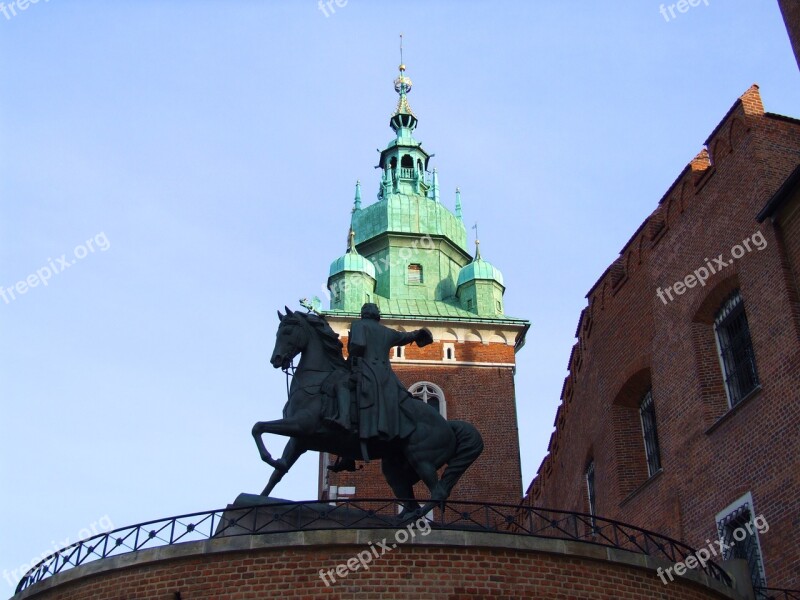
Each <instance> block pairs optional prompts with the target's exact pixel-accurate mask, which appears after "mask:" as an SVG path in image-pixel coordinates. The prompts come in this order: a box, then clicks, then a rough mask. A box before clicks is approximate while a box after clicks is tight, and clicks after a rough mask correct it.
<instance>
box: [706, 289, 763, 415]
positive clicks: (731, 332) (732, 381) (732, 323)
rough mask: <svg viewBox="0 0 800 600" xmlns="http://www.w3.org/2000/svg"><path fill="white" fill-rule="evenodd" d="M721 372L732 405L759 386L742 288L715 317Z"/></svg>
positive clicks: (736, 291)
mask: <svg viewBox="0 0 800 600" xmlns="http://www.w3.org/2000/svg"><path fill="white" fill-rule="evenodd" d="M714 329H715V331H716V334H717V343H718V346H719V355H720V361H721V363H722V375H723V377H724V380H725V389H726V390H727V393H728V400H729V402H730V405H731V408H733V407H734V406H736V405H737V404H738V403H739V402H741V401H742V400H743V399H744V398H745V396H747V395H748V394H749V393H750V392H752V391H753V390H754V389H756V388H757V387H758V372H757V371H756V360H755V354H754V352H753V342H752V339H751V338H750V328H749V326H748V324H747V315H746V314H745V311H744V302H742V295H741V293H740V292H739V290H735V291H734V292H733V293H732V294H731V295H730V296H729V297H728V299H727V300H725V302H724V303H723V304H722V308H720V310H719V312H718V313H717V316H716V318H715V319H714Z"/></svg>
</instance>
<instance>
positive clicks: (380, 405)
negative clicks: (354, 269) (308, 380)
mask: <svg viewBox="0 0 800 600" xmlns="http://www.w3.org/2000/svg"><path fill="white" fill-rule="evenodd" d="M414 336H415V334H414V333H404V332H401V331H395V330H394V329H390V328H389V327H384V326H383V325H381V324H380V323H379V322H378V321H375V320H373V319H360V320H358V321H354V322H353V324H352V326H351V329H350V338H349V340H348V343H347V352H348V354H349V355H350V356H351V357H353V359H355V360H354V368H353V372H354V373H355V375H356V395H357V400H358V402H357V405H358V408H359V414H358V416H359V436H360V437H361V438H379V439H383V440H391V439H395V438H398V437H399V438H406V437H408V436H409V435H411V433H412V432H413V431H414V423H413V422H412V421H411V420H410V419H409V418H407V417H405V415H404V411H403V410H402V403H403V402H405V401H406V400H407V399H409V398H410V395H409V393H408V391H406V389H405V387H404V386H403V384H402V383H400V380H399V379H398V378H397V376H396V375H395V374H394V372H393V371H392V367H391V365H390V363H389V350H391V349H392V348H393V347H394V346H402V345H405V344H408V343H410V342H412V341H414V339H415V338H414Z"/></svg>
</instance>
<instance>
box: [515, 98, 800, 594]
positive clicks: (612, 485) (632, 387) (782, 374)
mask: <svg viewBox="0 0 800 600" xmlns="http://www.w3.org/2000/svg"><path fill="white" fill-rule="evenodd" d="M798 164H800V121H798V120H797V119H793V118H789V117H785V116H780V115H776V114H771V113H767V112H765V111H764V108H763V105H762V102H761V97H760V95H759V91H758V87H757V86H753V87H751V88H750V89H749V90H748V91H747V92H746V93H745V94H744V95H743V96H742V97H741V98H740V99H739V100H737V101H736V103H735V104H734V105H733V106H732V108H731V109H730V111H729V112H728V114H726V115H725V116H724V118H723V119H722V121H721V122H720V123H719V125H718V126H717V127H716V128H715V129H714V131H713V132H712V133H711V135H710V136H709V138H708V140H706V143H705V148H704V149H703V150H702V151H701V152H700V153H699V154H698V155H697V156H696V157H695V158H694V159H693V160H692V161H691V162H690V163H689V165H688V166H687V167H686V168H685V169H684V170H683V172H682V173H681V174H680V175H679V176H678V178H677V179H676V180H675V182H674V183H673V185H672V186H671V187H670V189H669V190H667V192H666V194H664V197H663V198H662V199H661V201H660V202H659V204H658V207H657V208H656V210H655V211H654V212H653V213H652V214H651V215H650V216H649V217H648V218H647V219H646V220H645V222H644V223H642V225H641V226H640V227H639V228H638V230H637V231H636V232H635V233H634V235H633V236H632V237H631V239H630V240H629V241H628V243H627V244H626V245H625V246H624V248H623V249H622V252H621V253H620V257H619V258H618V259H617V260H616V261H615V262H614V263H613V264H612V265H611V266H610V267H609V268H608V269H607V270H606V272H605V273H603V275H602V276H601V277H600V279H599V280H598V281H597V283H595V285H594V286H593V287H592V288H591V289H590V290H589V293H588V295H587V298H588V306H587V307H586V308H585V309H584V310H583V312H582V314H581V316H580V319H579V322H578V327H577V332H576V337H577V339H578V341H577V343H576V344H575V346H574V348H573V351H572V355H571V356H570V359H569V371H570V374H569V376H568V377H567V378H566V380H565V382H564V386H563V391H562V396H561V400H562V402H561V405H560V406H559V408H558V411H557V414H556V417H555V423H554V425H555V431H554V433H553V434H552V437H551V439H550V443H549V446H548V452H549V453H548V454H547V456H546V457H545V459H544V460H543V461H542V463H541V466H540V467H539V469H538V473H537V476H536V477H535V479H534V480H533V482H532V483H531V485H530V487H529V488H528V490H527V493H526V496H525V499H524V501H523V502H525V503H528V504H533V505H537V506H548V507H558V508H564V509H571V510H578V511H585V512H591V513H596V514H599V515H603V516H605V517H608V518H616V519H620V520H624V521H626V522H629V523H633V524H636V525H638V526H640V527H644V528H646V529H650V530H653V531H659V532H661V533H664V534H666V535H669V536H671V537H673V538H676V539H680V540H683V541H685V542H687V543H688V544H690V545H694V546H703V545H705V543H706V541H707V540H715V539H718V537H719V538H721V539H722V540H725V541H735V542H739V544H738V546H737V545H736V544H735V543H734V544H733V547H732V549H730V550H729V551H727V555H729V556H730V555H732V556H737V557H744V558H747V559H748V561H749V563H750V567H751V571H752V576H753V581H754V582H755V583H756V584H757V585H761V586H763V585H765V584H766V585H769V586H770V587H782V588H800V575H798V573H799V572H800V551H798V550H797V541H796V532H797V530H798V526H800V402H798V399H799V398H800V392H799V391H798V390H800V295H799V292H800V288H799V287H798V284H800V210H798V208H799V207H800V202H799V201H798V195H799V192H798V190H799V189H800V184H799V183H798V181H800V170H798ZM598 415H602V417H601V418H598ZM759 515H763V518H764V519H766V521H767V522H768V524H769V530H768V531H766V532H763V533H759V532H756V533H754V534H752V535H750V534H748V535H747V536H745V537H744V538H743V539H742V540H739V537H742V534H741V533H737V531H736V530H737V529H738V528H739V527H741V526H742V525H743V524H744V523H745V522H746V521H747V520H748V519H751V518H754V517H756V516H759ZM734 534H735V535H736V536H738V537H736V539H735V540H734V539H733V537H732V536H734Z"/></svg>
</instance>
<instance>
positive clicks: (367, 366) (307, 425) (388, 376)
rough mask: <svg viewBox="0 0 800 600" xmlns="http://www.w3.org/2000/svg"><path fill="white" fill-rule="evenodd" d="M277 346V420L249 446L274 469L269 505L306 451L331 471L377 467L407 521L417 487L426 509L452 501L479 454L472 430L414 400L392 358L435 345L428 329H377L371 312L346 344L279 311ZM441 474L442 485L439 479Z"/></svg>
mask: <svg viewBox="0 0 800 600" xmlns="http://www.w3.org/2000/svg"><path fill="white" fill-rule="evenodd" d="M278 319H279V320H280V324H279V326H278V333H277V340H276V342H275V349H274V351H273V353H272V358H271V359H270V363H272V366H273V367H275V368H276V369H277V368H281V369H283V370H284V371H286V372H287V373H288V371H289V369H290V368H291V367H292V364H293V359H294V358H295V357H296V356H297V355H298V354H300V355H301V357H300V362H299V363H298V365H297V368H296V369H295V371H294V377H293V378H292V383H291V387H290V388H289V390H288V396H289V397H288V400H287V402H286V405H285V406H284V408H283V418H282V419H277V420H275V421H260V422H258V423H256V424H255V425H254V426H253V437H254V438H255V441H256V445H257V446H258V451H259V454H260V455H261V458H262V460H263V461H264V462H266V463H267V464H269V465H270V466H272V467H273V469H274V470H273V473H272V475H271V476H270V479H269V482H268V483H267V486H266V487H265V488H264V491H263V492H262V493H261V495H262V496H268V495H269V494H270V493H271V492H272V490H273V489H274V487H275V486H276V485H277V484H278V482H279V481H280V480H281V478H282V477H283V476H284V475H285V474H286V473H287V472H288V471H289V469H290V468H291V467H292V465H293V464H294V463H295V462H296V461H297V459H298V458H299V457H300V456H301V455H302V454H303V453H304V452H305V451H306V450H316V451H319V452H328V453H330V454H335V455H338V456H339V459H338V460H337V461H336V464H335V465H333V466H332V467H328V468H329V469H331V470H333V471H342V470H349V471H354V470H355V461H356V460H363V461H365V462H369V461H370V460H371V459H380V460H381V467H382V471H383V475H384V477H386V481H387V483H388V484H389V486H390V487H391V488H392V491H393V492H394V494H395V496H396V497H397V498H398V499H399V500H400V501H401V503H402V504H403V507H404V511H403V512H404V513H406V514H411V513H415V512H418V511H419V510H421V507H420V505H419V503H418V502H417V501H416V500H415V498H414V489H413V486H414V484H416V483H417V482H419V481H422V482H423V483H424V484H425V485H426V486H427V488H428V490H429V492H430V498H431V502H440V501H442V500H445V499H447V498H448V497H449V495H450V492H451V491H452V489H453V486H455V484H456V482H457V481H458V480H459V479H460V478H461V476H462V475H463V474H464V472H465V471H466V470H467V468H468V467H469V466H470V465H471V464H472V463H473V462H474V461H475V460H476V459H477V458H478V456H480V454H481V452H482V451H483V440H482V439H481V435H480V433H478V430H477V429H476V428H475V427H474V426H473V425H472V424H470V423H467V422H466V421H448V420H446V419H445V418H444V417H442V415H441V414H440V413H439V411H438V410H436V409H435V408H433V407H432V406H430V405H429V404H427V403H426V402H422V401H420V400H419V399H417V398H414V397H413V396H412V395H411V394H410V393H409V392H408V390H406V388H405V387H404V386H403V384H402V383H401V382H400V380H399V379H398V378H397V376H396V375H395V374H394V372H393V371H392V367H391V363H390V362H389V351H390V350H391V349H392V348H393V347H395V346H403V345H406V344H410V343H416V344H417V346H419V347H423V346H427V345H428V344H430V343H432V342H433V338H432V336H431V334H430V332H429V331H428V330H427V329H419V330H417V331H412V332H409V333H404V332H400V331H395V330H394V329H391V328H389V327H386V326H384V325H383V324H381V323H380V311H379V310H378V307H377V306H376V305H375V304H371V303H367V304H365V305H364V306H363V307H362V309H361V318H360V319H358V320H356V321H354V322H353V324H352V326H351V329H350V336H349V339H348V344H347V353H348V357H347V360H345V358H344V357H343V355H342V347H343V346H342V342H341V341H340V340H339V335H338V334H337V333H335V332H334V331H333V329H331V327H330V325H329V324H328V323H327V321H325V318H324V316H322V315H320V314H318V313H315V312H311V311H309V312H308V313H301V312H293V311H292V310H290V309H289V308H288V307H287V308H286V314H285V315H283V314H281V312H280V311H278ZM265 433H273V434H277V435H284V436H287V437H288V438H289V441H288V443H287V444H286V446H285V448H284V450H283V455H282V456H281V458H278V459H274V458H273V457H272V455H271V454H270V453H269V451H268V450H267V448H266V446H265V445H264V440H263V438H262V436H263V434H265ZM445 465H447V466H446V468H445V470H444V472H443V473H442V477H441V479H439V477H438V474H437V471H438V469H440V468H441V467H444V466H445Z"/></svg>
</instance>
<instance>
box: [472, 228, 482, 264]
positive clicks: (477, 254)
mask: <svg viewBox="0 0 800 600" xmlns="http://www.w3.org/2000/svg"><path fill="white" fill-rule="evenodd" d="M472 228H473V229H474V230H475V258H473V259H472V262H477V261H479V260H481V241H480V240H479V239H478V224H477V223H475V225H473V226H472Z"/></svg>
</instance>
